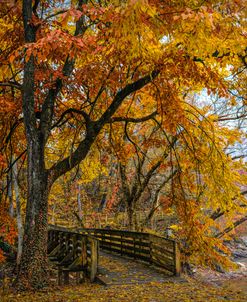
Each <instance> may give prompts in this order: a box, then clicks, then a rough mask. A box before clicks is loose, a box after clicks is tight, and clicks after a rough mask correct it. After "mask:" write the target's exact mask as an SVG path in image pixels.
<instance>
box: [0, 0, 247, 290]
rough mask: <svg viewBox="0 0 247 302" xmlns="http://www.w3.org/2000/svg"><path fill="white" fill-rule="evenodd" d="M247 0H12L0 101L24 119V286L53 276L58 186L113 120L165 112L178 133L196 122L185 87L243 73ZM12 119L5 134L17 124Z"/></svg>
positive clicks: (7, 8) (0, 20)
mask: <svg viewBox="0 0 247 302" xmlns="http://www.w3.org/2000/svg"><path fill="white" fill-rule="evenodd" d="M243 6H244V1H241V0H240V1H238V2H232V1H216V0H215V1H208V2H207V3H203V4H201V3H199V2H197V1H192V2H188V3H185V2H181V1H173V2H172V3H170V2H167V3H164V2H162V1H156V0H152V1H147V0H141V1H135V0H129V1H104V2H102V1H90V2H88V1H87V0H78V1H58V0H57V1H56V0H54V1H46V2H44V1H39V0H35V1H32V0H23V1H15V2H12V1H4V3H3V4H2V5H1V16H0V24H1V30H0V35H1V40H3V41H4V43H3V44H2V45H1V53H0V62H1V66H0V68H1V73H0V76H1V78H0V87H1V99H0V102H1V103H3V104H4V107H5V108H7V107H8V106H9V107H8V112H9V111H10V112H11V114H10V115H11V116H14V117H15V119H16V120H17V121H18V124H20V123H21V122H23V123H24V125H25V132H24V136H25V140H26V146H27V183H28V198H27V207H26V219H25V231H24V243H23V253H22V258H21V262H20V265H19V270H18V279H17V280H18V284H19V285H20V286H24V287H28V286H31V287H36V288H37V287H42V286H43V285H44V284H45V283H46V281H47V254H46V242H47V208H48V196H49V192H50V189H51V187H52V185H53V183H54V182H55V181H56V180H57V179H58V178H59V177H60V176H61V175H64V174H65V173H66V172H68V171H69V170H71V169H73V168H74V167H76V166H77V165H78V164H79V163H80V162H81V161H83V160H84V159H85V158H86V156H87V154H88V152H89V151H90V149H91V147H92V145H93V144H94V142H95V140H96V138H97V137H98V136H99V135H100V133H102V130H103V129H104V128H105V126H106V125H107V124H109V123H112V122H114V121H116V120H117V121H121V120H122V121H126V120H128V119H129V118H131V119H132V120H133V119H134V120H136V121H138V119H140V118H143V117H145V116H146V114H147V118H149V117H150V116H153V115H157V119H158V120H159V122H160V123H161V125H162V127H163V128H164V129H165V130H166V131H167V132H169V133H170V134H171V135H172V134H174V133H175V132H176V128H177V127H178V125H183V127H185V128H189V129H191V127H192V126H191V123H189V122H188V117H187V113H186V112H187V110H188V107H187V106H185V105H184V104H185V101H184V98H183V95H184V94H188V93H193V92H194V91H200V90H202V89H207V91H208V93H209V94H211V93H217V94H218V95H220V96H224V97H225V98H228V97H229V92H228V88H229V87H232V85H233V83H234V86H237V83H238V78H235V79H234V81H233V80H232V79H231V77H230V75H231V70H229V66H233V68H234V69H237V68H241V67H242V66H244V64H246V46H245V43H246V42H245V37H244V30H243V28H244V24H243V22H244V21H242V20H244V18H243V9H242V7H243ZM239 20H240V21H239ZM227 76H229V77H228V78H227ZM241 87H242V86H241ZM132 104H137V106H135V108H139V110H138V112H133V111H132V110H131V108H132ZM143 108H145V110H143ZM142 110H143V111H144V114H142V113H141V111H142ZM8 122H9V123H8V124H9V127H7V129H6V131H5V133H6V136H5V137H8V133H11V134H12V132H13V131H14V129H15V128H16V127H17V125H16V124H13V122H12V121H10V120H9V119H8ZM192 128H193V127H192ZM63 132H66V133H67V134H69V136H67V137H66V138H65V141H64V144H65V152H64V155H63V156H62V157H61V158H57V159H56V160H54V162H52V164H48V163H47V162H46V156H47V152H48V151H49V149H51V148H52V145H53V144H54V142H55V141H56V140H57V139H61V138H62V137H64V136H63ZM4 142H5V143H6V140H5V141H4ZM54 145H55V144H54ZM23 152H24V150H23Z"/></svg>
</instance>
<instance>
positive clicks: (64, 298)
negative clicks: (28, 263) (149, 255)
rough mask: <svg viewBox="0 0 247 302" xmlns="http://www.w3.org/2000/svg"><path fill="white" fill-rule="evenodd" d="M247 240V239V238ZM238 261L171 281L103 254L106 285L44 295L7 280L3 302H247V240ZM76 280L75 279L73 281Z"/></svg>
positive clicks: (236, 249)
mask: <svg viewBox="0 0 247 302" xmlns="http://www.w3.org/2000/svg"><path fill="white" fill-rule="evenodd" d="M246 239H247V238H246ZM233 255H234V261H235V262H237V263H239V269H238V270H237V271H234V272H233V271H232V272H227V273H226V272H215V271H212V270H209V269H202V268H197V269H195V271H194V274H193V277H188V276H182V277H181V278H175V277H168V276H165V275H164V274H162V273H161V272H159V271H158V270H155V269H154V268H152V267H150V266H148V265H147V264H146V265H145V264H142V263H138V262H137V263H136V262H134V260H131V259H128V258H126V259H124V258H120V257H118V256H116V255H111V254H108V253H101V257H100V269H99V272H100V274H99V277H101V279H102V280H101V281H103V282H104V283H105V285H102V284H97V283H88V282H85V283H83V284H81V285H77V284H75V283H76V282H75V276H73V274H72V276H71V284H70V285H69V286H57V285H56V279H54V276H53V279H51V284H52V285H51V286H50V287H49V288H47V289H46V290H43V291H38V292H26V293H15V292H14V291H13V290H12V289H11V288H10V287H8V284H7V283H8V282H9V283H10V282H11V280H7V281H6V284H5V286H4V287H2V288H0V301H1V302H91V301H92V302H93V301H104V302H139V301H140V302H142V301H143V302H145V301H146V302H159V301H162V302H163V301H164V302H188V301H191V302H192V301H194V302H216V301H217V302H221V301H233V302H246V301H247V240H246V241H241V242H238V243H234V246H233ZM73 277H74V278H73Z"/></svg>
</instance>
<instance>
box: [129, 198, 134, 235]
mask: <svg viewBox="0 0 247 302" xmlns="http://www.w3.org/2000/svg"><path fill="white" fill-rule="evenodd" d="M127 214H128V228H129V230H130V231H134V230H135V221H134V207H133V204H132V203H128V204H127Z"/></svg>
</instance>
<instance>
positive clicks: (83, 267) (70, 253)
mask: <svg viewBox="0 0 247 302" xmlns="http://www.w3.org/2000/svg"><path fill="white" fill-rule="evenodd" d="M48 255H49V259H50V260H51V261H54V262H55V263H56V265H57V266H58V283H59V284H61V283H62V275H63V277H64V283H66V284H68V283H69V273H70V272H84V274H85V275H86V276H89V278H90V280H91V281H94V279H95V277H96V273H97V267H98V240H97V239H96V238H95V237H93V236H91V235H86V234H80V233H75V232H71V231H68V230H67V229H65V228H62V227H54V226H50V227H49V231H48Z"/></svg>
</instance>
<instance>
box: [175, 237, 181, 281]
mask: <svg viewBox="0 0 247 302" xmlns="http://www.w3.org/2000/svg"><path fill="white" fill-rule="evenodd" d="M174 267H175V272H174V273H175V276H178V277H179V276H180V274H181V259H180V249H179V243H178V242H176V241H174Z"/></svg>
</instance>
